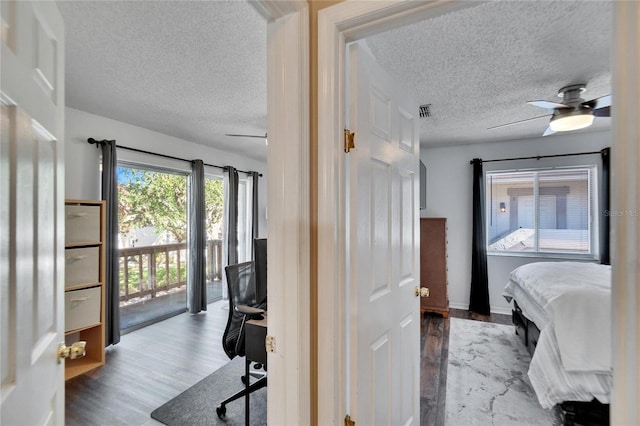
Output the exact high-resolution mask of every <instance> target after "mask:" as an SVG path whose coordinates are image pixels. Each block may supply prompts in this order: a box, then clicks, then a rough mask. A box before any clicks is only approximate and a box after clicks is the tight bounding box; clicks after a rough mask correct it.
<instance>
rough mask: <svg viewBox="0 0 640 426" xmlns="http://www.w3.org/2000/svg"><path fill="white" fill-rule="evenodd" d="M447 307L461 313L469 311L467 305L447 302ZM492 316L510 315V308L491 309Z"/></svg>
mask: <svg viewBox="0 0 640 426" xmlns="http://www.w3.org/2000/svg"><path fill="white" fill-rule="evenodd" d="M449 307H450V308H453V309H462V310H463V311H468V310H469V305H468V304H465V303H451V302H449ZM491 313H492V314H501V315H511V308H510V307H501V306H500V307H491Z"/></svg>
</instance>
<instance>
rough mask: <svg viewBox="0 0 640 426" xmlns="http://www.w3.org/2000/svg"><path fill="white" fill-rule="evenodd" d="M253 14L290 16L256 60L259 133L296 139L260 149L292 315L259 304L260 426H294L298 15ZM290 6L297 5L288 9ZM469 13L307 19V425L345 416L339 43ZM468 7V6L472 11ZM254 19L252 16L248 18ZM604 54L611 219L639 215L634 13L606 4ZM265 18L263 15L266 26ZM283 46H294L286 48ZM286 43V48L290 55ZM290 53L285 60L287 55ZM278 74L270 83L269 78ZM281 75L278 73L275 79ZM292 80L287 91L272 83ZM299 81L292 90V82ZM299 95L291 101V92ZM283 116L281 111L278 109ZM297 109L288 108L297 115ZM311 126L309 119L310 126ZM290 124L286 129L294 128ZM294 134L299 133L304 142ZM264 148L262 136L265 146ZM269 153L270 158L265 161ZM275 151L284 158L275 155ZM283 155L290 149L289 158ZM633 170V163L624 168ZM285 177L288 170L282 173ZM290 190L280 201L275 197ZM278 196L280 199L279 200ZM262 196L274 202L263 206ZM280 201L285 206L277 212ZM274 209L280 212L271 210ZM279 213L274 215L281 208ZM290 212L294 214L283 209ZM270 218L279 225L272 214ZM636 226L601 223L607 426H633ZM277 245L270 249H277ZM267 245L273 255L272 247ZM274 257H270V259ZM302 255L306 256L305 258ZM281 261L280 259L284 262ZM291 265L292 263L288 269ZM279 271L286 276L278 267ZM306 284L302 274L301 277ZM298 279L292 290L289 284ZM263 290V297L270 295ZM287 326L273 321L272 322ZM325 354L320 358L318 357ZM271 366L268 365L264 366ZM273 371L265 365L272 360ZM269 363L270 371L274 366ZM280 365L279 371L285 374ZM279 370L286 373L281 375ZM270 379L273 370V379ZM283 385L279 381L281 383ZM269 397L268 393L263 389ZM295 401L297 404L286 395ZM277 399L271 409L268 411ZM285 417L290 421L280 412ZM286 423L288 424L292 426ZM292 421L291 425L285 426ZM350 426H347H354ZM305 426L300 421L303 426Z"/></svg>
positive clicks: (349, 8) (393, 9)
mask: <svg viewBox="0 0 640 426" xmlns="http://www.w3.org/2000/svg"><path fill="white" fill-rule="evenodd" d="M252 3H257V4H259V5H261V6H262V7H263V8H264V9H265V10H266V12H261V13H263V16H265V17H266V18H267V19H278V18H282V17H283V16H284V15H286V14H287V13H289V15H287V16H286V17H285V18H284V21H286V22H282V23H281V24H275V23H274V24H275V25H274V24H270V25H269V29H268V36H267V46H268V47H267V55H268V57H270V58H271V57H272V55H275V56H274V58H277V59H270V67H269V69H270V71H269V73H268V78H267V85H268V93H269V100H268V105H269V107H268V111H269V128H268V132H269V134H270V135H271V134H275V133H273V132H277V131H280V132H281V133H282V132H283V129H278V126H277V124H281V125H282V124H284V125H287V124H288V125H289V126H291V127H292V128H294V129H297V130H296V131H295V132H291V133H289V132H287V134H285V135H283V136H282V138H281V139H280V138H278V141H279V142H276V141H275V139H274V142H270V146H269V151H270V152H271V151H272V149H273V151H274V154H273V155H271V154H269V156H268V159H269V160H268V164H267V171H268V173H269V174H268V175H269V182H270V183H269V207H268V209H269V216H270V217H269V244H270V250H271V251H272V252H273V253H274V256H271V258H272V259H273V258H276V254H277V256H279V257H285V256H287V255H291V256H293V257H291V258H290V259H291V260H286V261H285V260H282V265H281V268H280V269H279V270H278V271H274V268H272V266H271V265H272V263H271V262H270V263H269V265H270V269H269V280H270V282H273V280H278V282H279V290H276V289H272V290H273V291H274V292H275V291H280V292H282V293H283V294H284V295H285V297H286V298H287V300H291V301H294V300H297V301H298V302H299V303H300V304H299V305H298V306H297V308H295V311H296V314H297V316H294V314H293V313H292V312H291V310H290V309H291V306H290V305H288V304H287V303H284V302H277V303H278V308H277V310H276V308H275V306H274V304H273V303H274V298H275V296H273V293H271V297H270V311H271V313H272V315H271V316H272V318H274V321H278V324H277V325H275V324H274V325H273V326H272V321H271V320H270V325H269V333H270V334H272V335H277V338H278V341H279V342H280V345H279V346H278V348H279V351H280V350H281V349H280V348H283V347H284V344H283V343H284V342H286V343H288V344H287V345H286V353H285V352H277V356H275V357H274V355H273V354H272V355H270V356H271V358H270V362H271V364H269V371H270V372H271V373H272V377H271V378H270V380H269V392H268V395H269V397H268V398H269V399H268V420H269V423H274V424H284V423H289V424H292V423H301V422H300V421H302V420H305V419H307V420H308V419H309V401H308V400H307V398H305V397H304V396H303V395H307V394H308V387H307V388H306V389H305V388H304V386H305V385H310V382H309V360H308V358H309V354H308V352H305V351H308V348H309V340H308V337H306V336H305V335H304V332H305V331H308V330H309V328H308V326H309V317H308V312H309V309H310V307H311V306H310V301H309V298H308V297H307V298H306V299H305V297H304V296H305V295H307V296H308V291H309V289H308V283H309V281H308V273H309V263H308V259H304V256H302V255H300V254H299V253H300V252H296V251H295V249H303V250H308V245H306V244H305V242H304V241H303V240H304V239H306V238H307V236H308V235H309V233H308V226H309V225H310V224H309V210H308V199H307V198H308V196H309V195H308V189H309V185H308V182H309V180H308V178H309V177H308V175H307V173H306V172H305V169H304V168H301V167H297V166H296V165H293V164H292V163H291V162H287V161H286V159H287V158H290V159H291V158H295V159H296V160H297V161H302V160H304V159H306V160H307V162H304V163H303V162H301V164H303V165H304V166H306V165H307V164H308V160H309V151H308V148H309V147H308V144H309V137H308V136H309V135H308V129H309V123H310V117H309V115H308V105H306V104H305V102H306V100H307V99H308V94H309V87H308V84H307V85H306V86H305V85H304V83H303V80H306V81H307V82H308V76H309V71H310V70H309V61H308V59H307V60H304V59H303V58H304V56H305V55H308V54H309V52H308V46H309V32H308V9H307V7H302V8H299V9H298V8H293V9H295V10H293V9H288V10H284V12H283V11H282V10H283V8H282V7H281V6H280V5H282V3H284V2H275V5H273V4H272V3H271V2H269V1H259V2H252ZM292 3H297V2H292ZM469 3H470V2H464V1H459V0H458V1H441V2H428V3H427V2H415V1H409V0H398V1H384V2H382V1H380V2H344V3H338V4H336V5H334V6H331V7H329V8H326V9H323V10H321V11H320V12H319V13H318V51H317V52H311V54H316V53H317V55H318V97H319V99H318V117H317V119H318V159H317V161H318V177H317V181H318V194H317V197H318V203H317V204H318V223H316V224H314V226H316V227H317V230H318V254H317V256H318V259H317V261H318V268H317V269H318V283H320V284H321V285H319V288H318V300H317V311H318V324H322V327H319V328H318V348H319V349H318V351H319V354H318V371H319V374H318V388H319V389H322V392H319V393H318V395H319V396H318V419H317V422H318V424H340V423H342V422H343V419H344V415H345V414H346V409H345V407H346V405H345V396H346V394H345V381H344V377H345V374H344V373H345V371H344V368H345V367H344V366H345V354H344V341H345V318H346V307H345V306H344V297H343V295H344V291H345V288H344V283H345V282H346V279H345V278H346V277H345V274H346V272H345V264H344V260H343V259H344V256H343V254H344V242H345V241H344V240H345V238H344V237H345V234H344V231H345V227H344V217H345V215H344V209H345V203H344V176H343V175H342V171H343V170H344V167H343V166H344V157H343V154H342V150H341V141H342V129H343V128H344V116H345V115H344V112H345V110H344V99H345V85H344V82H345V80H344V76H345V63H344V46H345V42H346V41H351V40H355V39H358V38H362V37H365V36H369V35H372V34H375V33H379V32H381V31H384V30H387V29H390V28H394V27H398V26H402V25H406V24H409V23H413V22H416V21H418V20H421V19H424V18H426V17H430V16H436V15H439V14H443V13H448V12H450V11H451V10H454V9H457V8H464V7H468V6H470V4H469ZM476 4H477V3H472V4H471V5H476ZM256 8H257V9H259V7H256ZM614 9H615V14H614V15H615V18H614V22H613V25H614V28H615V43H614V44H615V49H614V54H613V75H614V86H613V94H614V101H613V109H614V111H618V112H619V113H617V114H616V113H614V118H613V121H612V122H613V124H612V127H613V147H612V148H613V149H612V156H613V164H614V166H613V170H614V171H613V185H612V191H611V199H612V206H613V209H617V210H619V211H628V212H638V211H640V186H639V185H638V184H637V182H640V171H638V167H637V162H638V161H640V151H639V150H640V148H639V145H640V122H639V121H637V120H636V117H638V116H640V105H638V103H637V99H639V98H640V33H639V30H638V26H639V25H640V24H639V22H640V3H638V2H614ZM269 13H272V14H273V16H270V15H269ZM289 37H291V38H292V39H293V40H295V41H291V40H288V38H289ZM291 44H293V46H291ZM292 47H293V48H292ZM288 48H289V50H288ZM275 71H278V72H275ZM283 73H284V74H283ZM287 73H292V75H295V76H296V78H297V79H296V80H294V82H295V84H294V85H292V84H291V81H288V80H287V79H286V78H283V75H287ZM298 79H300V80H298ZM296 88H298V89H299V90H300V92H299V93H293V92H294V91H295V89H296ZM277 93H279V94H286V95H285V96H286V97H287V99H289V100H290V102H291V104H282V103H279V104H278V103H276V102H274V101H275V96H276V95H275V94H277ZM283 105H287V107H286V108H283ZM296 107H297V108H298V109H296ZM313 119H315V117H314V118H313ZM293 122H295V124H294V123H293ZM305 129H306V130H307V134H304V131H305ZM270 139H271V137H270ZM272 144H281V145H279V148H278V155H280V152H281V153H282V157H280V158H279V159H275V158H273V157H274V156H275V153H276V151H275V147H273V146H271V145H272ZM285 147H286V149H285ZM290 150H294V152H291V151H290ZM634 161H635V163H633V162H634ZM290 165H291V166H293V167H295V171H288V170H287V169H288V166H290ZM285 187H286V188H287V189H293V191H294V194H293V195H290V194H289V193H288V192H287V191H285V190H284V188H285ZM287 195H289V196H288V198H287ZM272 197H273V198H272ZM287 199H290V200H292V201H293V202H294V204H293V205H291V204H287V203H284V202H283V203H281V201H283V200H287ZM276 201H278V206H279V208H280V210H279V211H275V209H277V208H278V206H275V205H274V204H276ZM287 205H288V206H289V207H290V208H289V209H285V207H286V206H287ZM292 207H293V208H292ZM278 213H281V214H284V215H279V214H278ZM639 222H640V221H639V220H638V217H637V216H633V215H631V214H629V215H623V216H614V217H613V218H612V232H613V237H612V242H613V244H612V251H613V253H614V255H613V256H612V259H613V277H614V278H613V280H614V282H613V286H614V297H613V300H614V302H613V303H614V306H615V307H616V309H614V324H616V325H615V329H614V372H615V375H614V384H615V385H614V395H613V399H614V403H613V404H612V419H613V423H614V424H635V423H638V421H640V408H638V407H636V405H635V401H638V400H640V379H639V377H640V371H639V370H638V363H637V359H638V356H640V339H638V337H637V336H638V334H639V333H640V329H639V327H640V326H639V325H638V324H640V290H639V289H637V288H636V286H637V283H638V282H639V281H640V263H639V262H638V259H637V258H636V255H635V253H637V252H638V251H639V250H640V223H639ZM292 223H294V224H296V225H295V227H296V231H297V232H296V236H295V237H293V238H287V237H285V236H281V235H278V233H279V232H282V230H284V229H287V230H288V229H289V227H290V224H292ZM276 240H277V241H276ZM276 244H277V246H276ZM276 247H277V248H276ZM307 253H308V251H307ZM283 254H284V256H283ZM295 259H298V261H299V263H298V264H297V266H296V265H293V263H295ZM285 262H286V266H290V267H292V268H293V269H294V271H289V270H287V269H286V268H284V266H285ZM305 274H306V275H305ZM296 278H302V281H296V280H295V279H296ZM270 291H271V290H270ZM276 316H278V317H280V316H282V318H287V322H286V323H284V321H283V320H275V317H276ZM329 348H331V350H330V349H329ZM274 358H275V359H274ZM272 359H274V361H275V362H277V363H280V364H281V365H280V366H277V365H274V362H273V361H272ZM276 359H277V361H276ZM284 366H287V370H285V369H284ZM288 366H292V367H291V368H290V369H289V368H288ZM274 368H276V370H274ZM278 371H282V373H284V377H280V373H278ZM274 388H276V389H274ZM298 391H302V393H297V394H296V392H298ZM276 400H277V403H276ZM291 411H295V414H293V415H291V416H289V415H288V414H287V413H288V412H291ZM294 419H297V421H294ZM287 420H291V421H287ZM356 421H357V419H356ZM302 423H308V421H302Z"/></svg>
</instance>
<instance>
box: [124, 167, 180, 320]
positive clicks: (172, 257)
mask: <svg viewBox="0 0 640 426" xmlns="http://www.w3.org/2000/svg"><path fill="white" fill-rule="evenodd" d="M118 204H119V206H118V222H119V228H120V229H119V231H120V232H119V235H118V240H119V241H118V245H119V263H120V324H121V325H120V328H121V329H122V330H124V331H126V330H127V329H132V328H137V327H140V326H143V325H146V324H149V323H152V322H155V321H158V320H161V319H163V318H166V317H168V316H171V315H173V314H175V313H178V312H184V311H185V309H186V306H187V299H186V294H187V292H186V289H187V286H186V284H187V250H186V249H187V245H186V241H187V235H188V234H187V175H186V174H185V173H180V172H174V171H171V170H162V169H154V168H143V167H140V166H133V165H126V164H121V165H120V166H119V167H118Z"/></svg>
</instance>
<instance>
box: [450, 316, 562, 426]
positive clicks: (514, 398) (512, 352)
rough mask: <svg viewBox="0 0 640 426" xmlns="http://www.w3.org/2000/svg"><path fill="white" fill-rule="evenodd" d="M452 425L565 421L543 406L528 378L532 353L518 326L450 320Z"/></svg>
mask: <svg viewBox="0 0 640 426" xmlns="http://www.w3.org/2000/svg"><path fill="white" fill-rule="evenodd" d="M450 321H451V323H450V329H449V330H450V331H449V363H448V366H447V399H446V420H445V425H448V426H462V425H464V426H467V425H483V426H484V425H496V426H499V425H505V426H506V425H509V426H510V425H515V424H517V425H531V426H537V425H540V426H543V425H544V426H549V425H561V424H562V421H561V418H560V413H559V412H558V410H555V409H554V410H545V409H544V408H542V407H541V406H540V404H539V403H538V400H537V398H536V395H535V393H534V391H533V389H532V388H531V383H530V382H529V378H528V377H527V370H528V369H529V361H530V359H531V358H530V357H529V353H528V352H527V350H526V348H525V347H524V345H523V344H522V342H520V341H519V340H518V338H517V336H516V335H515V332H514V328H513V326H509V325H502V324H493V323H487V322H480V321H471V320H465V319H458V318H451V320H450Z"/></svg>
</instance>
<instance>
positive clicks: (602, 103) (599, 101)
mask: <svg viewBox="0 0 640 426" xmlns="http://www.w3.org/2000/svg"><path fill="white" fill-rule="evenodd" d="M582 105H586V106H588V107H590V108H591V109H594V110H596V109H600V108H607V107H611V95H605V96H601V97H599V98H595V99H591V100H590V101H587V102H583V103H582ZM600 117H603V116H600Z"/></svg>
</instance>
